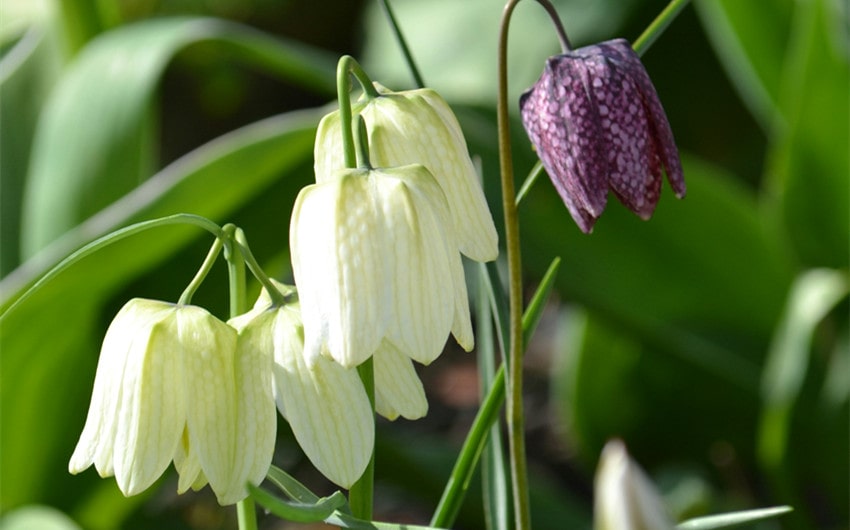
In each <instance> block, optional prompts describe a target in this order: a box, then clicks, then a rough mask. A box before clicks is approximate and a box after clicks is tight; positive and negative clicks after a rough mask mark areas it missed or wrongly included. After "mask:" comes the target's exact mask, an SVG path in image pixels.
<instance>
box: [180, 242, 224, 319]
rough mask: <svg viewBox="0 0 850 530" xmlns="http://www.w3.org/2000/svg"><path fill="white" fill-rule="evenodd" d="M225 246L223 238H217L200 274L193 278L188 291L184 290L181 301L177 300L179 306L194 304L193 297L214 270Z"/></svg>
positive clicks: (187, 287) (202, 265)
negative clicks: (213, 267) (214, 265)
mask: <svg viewBox="0 0 850 530" xmlns="http://www.w3.org/2000/svg"><path fill="white" fill-rule="evenodd" d="M223 246H224V239H223V238H221V237H217V238H215V241H213V244H212V246H211V247H210V251H209V252H207V257H206V258H204V262H203V263H202V264H201V268H200V269H198V272H196V273H195V277H194V278H192V281H191V282H189V285H187V286H186V289H184V290H183V293H182V294H181V295H180V299H179V300H177V304H178V305H189V304H191V303H192V296H194V294H195V291H197V290H198V287H200V286H201V284H202V283H203V282H204V278H206V277H207V274H208V273H209V272H210V269H212V266H213V264H215V260H216V259H217V258H218V255H219V253H221V248H222V247H223Z"/></svg>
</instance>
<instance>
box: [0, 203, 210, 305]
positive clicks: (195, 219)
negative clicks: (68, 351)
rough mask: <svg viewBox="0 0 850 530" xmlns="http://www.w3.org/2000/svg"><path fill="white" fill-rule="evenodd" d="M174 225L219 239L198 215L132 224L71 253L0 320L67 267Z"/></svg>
mask: <svg viewBox="0 0 850 530" xmlns="http://www.w3.org/2000/svg"><path fill="white" fill-rule="evenodd" d="M176 224H190V225H195V226H197V227H200V228H203V229H204V230H206V231H207V232H209V233H211V234H212V235H214V236H216V237H221V234H222V231H221V227H219V226H218V225H217V224H215V223H214V222H212V221H210V220H209V219H207V218H205V217H201V216H199V215H192V214H186V213H178V214H175V215H170V216H168V217H160V218H158V219H151V220H149V221H142V222H141V223H136V224H132V225H130V226H126V227H124V228H121V229H119V230H116V231H114V232H111V233H109V234H106V235H105V236H103V237H100V238H98V239H95V240H94V241H92V242H91V243H89V244H87V245H85V246H83V247H81V248H79V249H78V250H76V251H74V252H73V253H71V254H70V255H69V256H68V257H67V258H65V259H63V260H62V261H60V262H59V263H57V264H56V265H55V266H54V267H53V268H52V269H50V270H49V271H47V272H46V273H45V274H44V276H42V277H41V278H39V279H38V281H36V282H35V283H34V284H32V286H31V287H30V288H29V289H27V290H26V291H24V293H23V294H21V296H19V297H18V298H17V299H15V301H14V302H12V303H11V304H9V305H8V306H7V307H6V309H5V310H4V311H3V314H2V315H0V320H2V318H3V317H4V316H5V315H6V313H9V312H11V311H12V310H13V309H14V308H15V307H17V306H18V305H19V304H21V303H23V302H24V301H25V300H27V299H28V298H29V297H30V296H32V295H33V293H35V292H36V291H38V290H39V289H41V287H43V286H44V285H45V284H46V283H47V282H49V281H51V280H52V279H53V278H55V277H56V276H58V275H59V274H61V273H62V272H63V271H65V270H66V269H67V268H68V267H70V266H72V265H73V264H75V263H77V262H78V261H80V260H81V259H83V258H85V257H87V256H89V255H91V254H94V253H95V252H97V251H98V250H100V249H102V248H104V247H106V246H108V245H111V244H112V243H116V242H118V241H120V240H122V239H124V238H127V237H130V236H133V235H135V234H138V233H140V232H144V231H145V230H150V229H151V228H159V227H161V226H167V225H176Z"/></svg>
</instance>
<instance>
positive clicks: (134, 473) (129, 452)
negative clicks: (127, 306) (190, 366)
mask: <svg viewBox="0 0 850 530" xmlns="http://www.w3.org/2000/svg"><path fill="white" fill-rule="evenodd" d="M131 302H132V301H131ZM139 304H140V305H139V309H140V310H141V311H148V312H150V313H149V317H150V318H149V319H147V320H146V321H144V322H141V321H140V322H138V324H137V325H138V326H139V327H137V328H136V330H135V332H134V333H133V334H132V335H130V336H128V337H125V338H124V340H125V341H129V344H128V345H127V347H128V351H127V354H126V355H127V361H126V364H125V366H124V373H123V378H122V383H121V384H122V387H123V388H122V391H121V395H120V401H119V403H118V410H119V411H120V413H119V417H118V423H117V428H116V432H115V449H114V451H115V453H114V465H115V480H116V482H117V483H118V487H119V489H120V490H121V491H122V492H123V493H124V495H135V494H137V493H140V492H142V491H143V490H145V489H147V488H148V487H149V486H150V485H151V484H153V483H154V481H155V480H156V479H157V478H159V476H160V475H162V473H163V472H164V471H165V469H166V468H167V467H168V465H169V464H170V463H171V460H172V459H173V457H174V453H175V451H176V449H177V444H178V443H179V441H180V436H181V435H182V433H183V428H184V425H185V422H186V402H185V399H184V397H183V392H182V385H183V370H182V367H181V364H180V356H181V346H180V343H179V341H178V336H177V331H176V326H175V323H176V319H175V317H176V315H177V314H178V308H177V307H176V306H174V305H171V304H166V303H164V302H158V301H154V300H146V301H144V302H143V303H142V302H139ZM140 320H141V319H140Z"/></svg>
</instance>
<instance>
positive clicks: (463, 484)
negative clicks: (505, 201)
mask: <svg viewBox="0 0 850 530" xmlns="http://www.w3.org/2000/svg"><path fill="white" fill-rule="evenodd" d="M560 266H561V259H560V258H555V259H554V260H552V263H551V264H550V265H549V268H548V269H547V270H546V274H544V275H543V279H542V280H541V281H540V285H539V286H538V288H537V290H536V291H535V292H534V295H533V296H532V297H531V301H530V302H529V303H528V307H527V308H526V310H525V313H523V315H522V345H523V348H524V347H525V345H526V344H528V341H529V340H531V336H532V335H533V334H534V330H535V329H537V325H538V324H539V323H540V318H541V316H542V315H543V309H544V307H545V305H546V300H547V299H548V298H549V295H550V294H551V292H552V289H553V288H554V286H555V278H557V275H558V270H559V268H560ZM485 267H486V273H485V274H486V276H487V277H486V278H484V279H485V282H483V283H484V288H485V289H486V290H487V291H489V298H490V306H491V308H492V312H493V317H494V319H495V321H496V324H497V326H496V330H495V331H496V335H497V336H498V337H499V341H500V342H503V337H504V335H505V334H506V328H507V325H506V324H507V322H505V315H504V309H503V308H504V305H505V304H504V303H503V301H502V300H501V297H500V294H501V290H497V288H498V287H497V286H498V285H499V282H498V273H497V272H496V267H495V265H494V264H493V263H492V262H490V263H488V264H487V265H486V266H485ZM485 267H482V268H485ZM504 400H505V366H504V364H503V365H501V366H500V367H499V370H498V371H497V372H496V375H495V377H494V378H493V381H492V384H491V386H490V389H489V391H488V393H487V395H486V397H485V398H484V402H483V403H482V404H481V407H480V408H479V409H478V414H477V415H476V416H475V420H473V422H472V427H471V428H470V430H469V434H467V436H466V440H464V442H463V447H462V448H461V451H460V454H459V455H458V459H457V461H456V462H455V467H454V469H452V474H451V476H450V477H449V481H448V483H447V484H446V489H445V490H443V496H442V497H441V498H440V502H439V504H438V505H437V509H436V510H435V511H434V516H433V518H432V519H431V526H435V527H442V528H447V527H451V526H452V525H453V524H454V521H455V517H456V516H457V513H458V511H459V510H460V506H461V504H462V503H463V498H464V494H465V493H466V490H467V488H468V485H469V481H470V480H471V479H472V472H473V471H474V469H475V466H476V464H477V462H478V459H479V457H480V456H481V453H482V451H483V450H484V447H485V444H486V442H487V436H488V434H489V432H490V431H489V430H488V428H489V427H491V426H492V425H494V424H495V423H496V420H497V419H498V417H499V411H500V410H501V408H502V403H503V402H504Z"/></svg>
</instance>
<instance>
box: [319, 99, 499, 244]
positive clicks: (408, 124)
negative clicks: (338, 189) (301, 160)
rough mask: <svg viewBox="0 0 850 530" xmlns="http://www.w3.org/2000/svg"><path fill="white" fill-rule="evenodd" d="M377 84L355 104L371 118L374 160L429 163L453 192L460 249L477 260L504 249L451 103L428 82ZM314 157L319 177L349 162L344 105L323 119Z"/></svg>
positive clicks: (387, 163) (446, 190) (398, 163)
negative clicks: (419, 85)
mask: <svg viewBox="0 0 850 530" xmlns="http://www.w3.org/2000/svg"><path fill="white" fill-rule="evenodd" d="M375 86H376V88H377V89H378V92H379V93H380V96H378V97H374V98H368V99H366V100H365V101H361V102H358V104H356V105H354V107H353V111H354V112H359V113H360V115H361V116H362V117H363V119H364V120H365V122H366V126H367V131H368V136H369V150H370V157H371V161H372V165H373V166H374V167H398V166H406V165H408V164H422V165H423V166H425V167H426V168H427V169H428V171H430V172H431V174H432V175H433V176H434V178H436V180H437V183H438V184H439V185H440V187H441V188H442V190H443V192H444V193H445V195H446V197H447V198H448V203H449V210H450V211H451V219H452V221H453V226H454V227H455V230H456V231H457V234H458V248H459V249H460V251H461V252H462V253H463V254H464V255H465V256H467V257H469V258H471V259H474V260H477V261H492V260H494V259H496V257H497V256H498V253H499V249H498V235H497V233H496V227H495V225H494V223H493V216H492V215H491V214H490V209H489V207H488V206H487V200H486V199H485V197H484V192H483V190H482V189H481V183H480V179H479V176H478V174H477V173H476V171H475V167H474V166H473V164H472V160H471V159H470V157H469V151H468V150H467V146H466V140H465V139H464V137H463V132H462V131H461V128H460V124H459V123H458V121H457V118H455V115H454V113H453V112H452V110H451V108H450V107H449V105H448V103H446V101H445V100H444V99H443V98H442V97H441V96H440V95H439V94H437V92H435V91H434V90H431V89H427V88H424V89H418V90H408V91H403V92H392V91H389V90H387V89H386V88H384V87H382V86H380V85H378V84H377V83H376V84H375ZM314 158H315V172H316V182H318V183H322V182H324V181H326V180H328V179H330V178H333V177H332V175H333V173H334V171H336V170H339V169H342V168H344V167H345V164H344V162H343V148H342V133H341V129H340V117H339V111H335V112H331V113H330V114H328V115H326V116H325V117H324V118H323V119H322V121H321V122H320V123H319V128H318V131H317V133H316V144H315V153H314Z"/></svg>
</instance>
